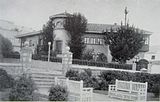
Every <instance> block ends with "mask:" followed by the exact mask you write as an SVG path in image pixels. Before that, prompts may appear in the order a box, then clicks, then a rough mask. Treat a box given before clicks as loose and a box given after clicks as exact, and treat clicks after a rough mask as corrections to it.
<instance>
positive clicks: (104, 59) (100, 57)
mask: <svg viewBox="0 0 160 102" xmlns="http://www.w3.org/2000/svg"><path fill="white" fill-rule="evenodd" d="M96 61H98V62H106V63H107V62H108V60H107V56H106V55H105V54H104V53H100V54H99V55H98V57H97V60H96Z"/></svg>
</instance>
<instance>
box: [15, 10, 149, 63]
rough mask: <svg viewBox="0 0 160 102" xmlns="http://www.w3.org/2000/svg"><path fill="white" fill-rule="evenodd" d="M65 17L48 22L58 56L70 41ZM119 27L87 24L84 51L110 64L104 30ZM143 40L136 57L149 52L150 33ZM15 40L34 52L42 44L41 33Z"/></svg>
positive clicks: (28, 34) (145, 32)
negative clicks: (104, 58)
mask: <svg viewBox="0 0 160 102" xmlns="http://www.w3.org/2000/svg"><path fill="white" fill-rule="evenodd" d="M67 15H70V14H68V13H66V12H65V13H61V14H56V15H53V16H50V17H49V18H50V20H51V21H52V23H53V26H54V30H53V35H54V41H53V50H56V51H57V52H58V54H59V55H61V54H62V53H64V52H65V48H66V47H67V46H68V45H67V42H68V41H69V39H70V34H69V33H68V32H67V31H66V30H65V29H64V27H63V24H64V21H65V19H66V17H67ZM118 27H120V25H117V24H113V25H111V24H94V23H88V24H87V30H86V32H85V34H84V35H83V37H82V38H83V40H84V43H85V44H86V49H94V55H98V54H100V53H104V54H105V55H106V56H107V58H108V61H109V62H110V61H111V59H112V57H111V55H110V50H109V46H108V45H106V44H104V36H105V35H104V32H105V31H106V29H107V30H108V31H109V30H110V29H111V28H112V29H113V30H115V29H117V28H118ZM143 32H144V34H143V36H144V39H145V45H144V46H143V48H142V49H141V51H140V53H139V55H138V56H141V57H143V56H144V53H145V52H147V51H149V38H150V34H151V32H148V31H144V30H143ZM16 38H19V39H20V40H21V48H22V47H23V46H24V42H25V41H28V42H29V46H30V47H31V48H32V49H33V50H35V48H36V46H37V44H42V42H43V41H42V39H41V31H35V32H30V33H25V34H21V35H17V36H16Z"/></svg>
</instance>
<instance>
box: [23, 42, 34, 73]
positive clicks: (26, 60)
mask: <svg viewBox="0 0 160 102" xmlns="http://www.w3.org/2000/svg"><path fill="white" fill-rule="evenodd" d="M20 61H21V63H22V71H23V73H26V74H30V69H31V61H32V49H31V48H30V47H29V42H25V47H24V48H22V49H21V53H20Z"/></svg>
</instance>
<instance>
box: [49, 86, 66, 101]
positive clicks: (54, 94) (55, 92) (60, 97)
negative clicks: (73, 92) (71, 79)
mask: <svg viewBox="0 0 160 102" xmlns="http://www.w3.org/2000/svg"><path fill="white" fill-rule="evenodd" d="M67 98H68V92H67V89H66V88H64V87H62V86H60V85H53V86H52V87H51V88H50V90H49V101H67Z"/></svg>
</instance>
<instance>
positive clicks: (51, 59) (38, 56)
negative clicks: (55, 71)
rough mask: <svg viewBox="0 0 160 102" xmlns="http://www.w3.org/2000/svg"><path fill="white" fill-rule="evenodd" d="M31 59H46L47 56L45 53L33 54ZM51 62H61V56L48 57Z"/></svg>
mask: <svg viewBox="0 0 160 102" xmlns="http://www.w3.org/2000/svg"><path fill="white" fill-rule="evenodd" d="M32 59H34V60H42V61H48V56H47V55H33V56H32ZM50 61H51V62H59V63H62V58H59V57H52V56H51V57H50Z"/></svg>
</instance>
